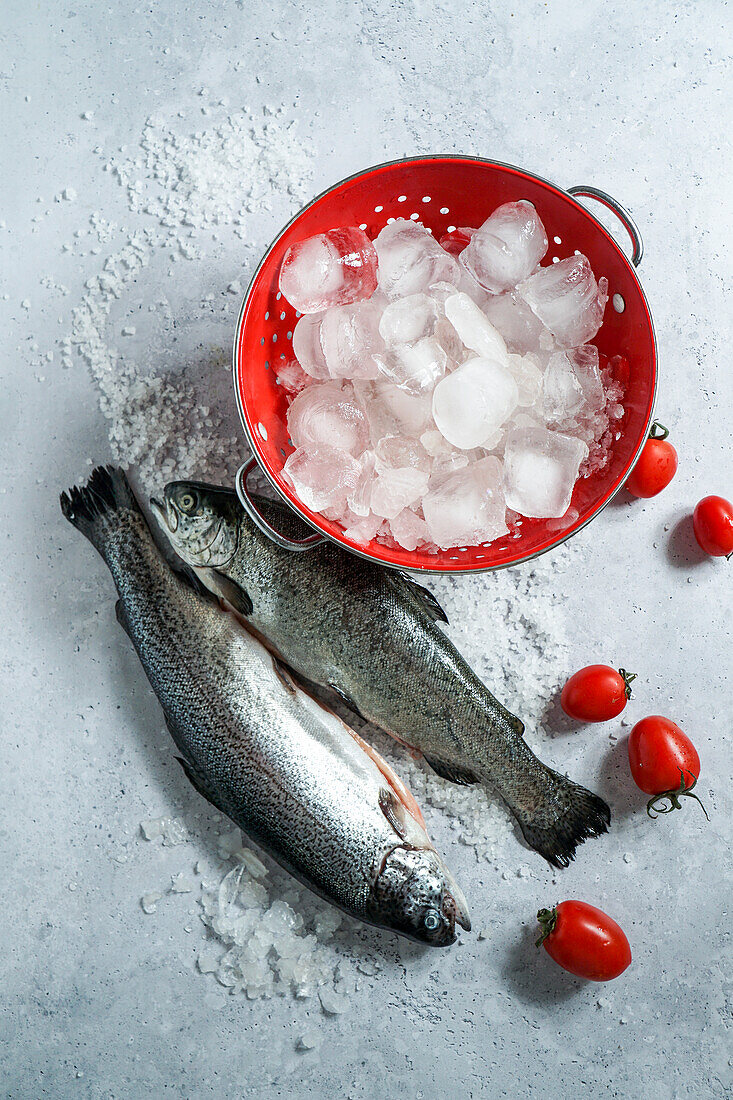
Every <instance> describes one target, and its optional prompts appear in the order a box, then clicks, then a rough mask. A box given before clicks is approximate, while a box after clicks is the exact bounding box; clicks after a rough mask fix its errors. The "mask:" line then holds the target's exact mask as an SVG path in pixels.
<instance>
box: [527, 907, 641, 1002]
mask: <svg viewBox="0 0 733 1100" xmlns="http://www.w3.org/2000/svg"><path fill="white" fill-rule="evenodd" d="M537 920H538V921H539V922H540V926H541V928H542V935H541V936H540V938H539V939H538V940H537V946H538V947H539V945H540V944H543V946H544V948H545V951H546V952H547V954H548V955H549V956H550V957H551V958H553V959H554V960H555V962H556V963H557V964H558V966H561V967H562V968H563V969H564V970H569V971H570V973H571V974H575V975H577V977H578V978H587V980H588V981H591V982H609V981H611V979H612V978H618V976H619V974H623V972H624V970H626V967H627V966H628V965H629V963H630V962H631V948H630V947H629V941H628V940H627V939H626V935H625V934H624V931H623V929H622V928H620V927H619V925H618V924H616V921H615V920H612V919H611V917H609V916H608V915H607V914H606V913H604V912H603V910H602V909H596V907H595V905H588V903H587V902H585V901H561V902H560V904H559V905H557V906H556V907H555V908H554V909H540V911H539V913H538V914H537Z"/></svg>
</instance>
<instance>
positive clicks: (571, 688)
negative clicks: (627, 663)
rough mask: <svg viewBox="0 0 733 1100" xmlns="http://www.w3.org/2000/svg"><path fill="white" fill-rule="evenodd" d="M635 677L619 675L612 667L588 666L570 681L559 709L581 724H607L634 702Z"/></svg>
mask: <svg viewBox="0 0 733 1100" xmlns="http://www.w3.org/2000/svg"><path fill="white" fill-rule="evenodd" d="M635 679H636V674H635V673H629V672H627V671H626V669H624V668H620V669H619V670H618V672H617V671H616V669H615V668H611V666H610V665H586V667H585V668H581V669H580V671H579V672H576V673H575V674H574V675H573V676H571V677H570V679H569V680H568V682H567V683H566V685H565V687H564V688H563V689H562V693H561V695H560V706H561V707H562V709H563V710H564V711H565V713H566V714H567V715H569V717H570V718H576V719H577V720H578V721H579V722H608V720H609V719H610V718H615V717H616V716H617V715H619V714H620V713H621V711H622V710H623V709H624V707H625V706H626V701H627V699H630V698H631V681H632V680H635Z"/></svg>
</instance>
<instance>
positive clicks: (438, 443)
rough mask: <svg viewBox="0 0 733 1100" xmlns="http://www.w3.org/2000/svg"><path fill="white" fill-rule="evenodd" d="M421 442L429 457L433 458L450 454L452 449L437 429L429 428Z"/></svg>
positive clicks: (423, 434)
mask: <svg viewBox="0 0 733 1100" xmlns="http://www.w3.org/2000/svg"><path fill="white" fill-rule="evenodd" d="M420 442H421V443H422V445H423V447H424V448H425V450H426V451H427V453H428V454H429V455H431V456H432V457H433V458H434V457H436V456H437V455H444V454H450V453H451V451H452V449H453V448H452V447H451V445H450V443H449V442H448V440H447V439H446V438H445V436H444V435H443V433H442V432H439V431H438V429H437V428H428V430H427V431H425V432H423V433H422V435H421V436H420Z"/></svg>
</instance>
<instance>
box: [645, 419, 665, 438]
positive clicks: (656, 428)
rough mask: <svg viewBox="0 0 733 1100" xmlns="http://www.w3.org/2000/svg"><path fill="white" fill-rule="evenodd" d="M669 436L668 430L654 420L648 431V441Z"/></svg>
mask: <svg viewBox="0 0 733 1100" xmlns="http://www.w3.org/2000/svg"><path fill="white" fill-rule="evenodd" d="M668 435H669V428H665V426H664V424H660V423H659V421H658V420H655V421H654V423H653V424H652V426H651V428H650V429H649V438H650V439H666V438H667V436H668Z"/></svg>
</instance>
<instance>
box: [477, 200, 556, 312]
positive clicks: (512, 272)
mask: <svg viewBox="0 0 733 1100" xmlns="http://www.w3.org/2000/svg"><path fill="white" fill-rule="evenodd" d="M546 252H547V234H546V233H545V227H544V226H543V224H542V222H541V221H540V219H539V215H538V214H537V211H536V210H535V208H534V206H533V205H532V203H531V202H527V200H526V199H520V201H519V202H505V203H504V204H503V205H502V206H498V207H497V208H496V210H495V211H494V213H493V214H492V215H491V217H490V218H487V220H486V221H485V222H484V224H483V225H482V226H480V228H479V229H477V230H476V232H475V233H474V234H473V236H472V237H471V240H470V241H469V243H468V245H467V246H466V248H465V249H464V250H463V252H462V253H461V255H460V263H461V264H462V265H463V266H464V267H465V268H466V269H467V270H468V271H469V272H470V273H471V274H472V275H473V277H474V279H476V281H477V282H478V283H480V284H481V286H482V287H485V289H486V290H488V291H490V292H491V293H492V294H498V293H499V292H500V291H502V290H509V289H510V288H511V287H515V286H516V285H517V283H520V282H521V281H522V279H526V278H527V276H528V275H529V274H530V272H532V271H534V269H535V268H536V267H537V264H538V263H539V262H540V260H541V259H542V257H543V256H544V254H545V253H546Z"/></svg>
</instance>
